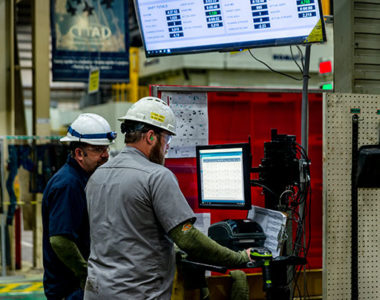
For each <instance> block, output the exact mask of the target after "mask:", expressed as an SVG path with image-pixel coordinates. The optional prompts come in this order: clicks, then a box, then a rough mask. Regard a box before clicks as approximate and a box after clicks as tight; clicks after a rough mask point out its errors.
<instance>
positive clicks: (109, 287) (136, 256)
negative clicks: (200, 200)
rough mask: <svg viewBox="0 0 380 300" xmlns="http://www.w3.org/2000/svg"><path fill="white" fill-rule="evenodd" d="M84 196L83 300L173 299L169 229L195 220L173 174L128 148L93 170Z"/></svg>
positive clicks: (173, 263) (172, 254) (173, 266)
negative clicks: (87, 238)
mask: <svg viewBox="0 0 380 300" xmlns="http://www.w3.org/2000/svg"><path fill="white" fill-rule="evenodd" d="M86 195H87V201H88V213H89V222H90V235H91V253H90V258H89V263H88V279H87V286H86V289H85V299H144V300H148V299H160V300H161V299H170V295H171V288H172V282H173V276H174V271H175V261H174V260H175V257H174V249H173V242H172V241H171V240H170V239H169V237H168V232H169V231H170V230H171V229H173V228H174V227H176V226H177V225H179V224H181V223H183V222H185V221H187V220H194V219H195V215H194V213H193V211H192V209H191V208H190V206H189V205H188V203H187V201H186V199H185V197H184V196H183V194H182V192H181V190H180V188H179V186H178V182H177V180H176V178H175V176H174V174H173V173H172V172H171V171H170V170H169V169H167V168H165V167H164V166H162V165H159V164H155V163H153V162H151V161H149V160H148V159H147V158H146V157H145V155H144V154H143V153H141V152H140V151H139V150H137V149H135V148H133V147H126V148H124V150H123V151H122V152H120V154H119V155H118V156H117V157H115V158H114V159H112V160H110V161H109V162H107V163H106V164H104V165H102V166H101V167H99V168H98V169H97V170H96V171H95V173H94V174H93V175H92V176H91V178H90V180H89V182H88V185H87V188H86Z"/></svg>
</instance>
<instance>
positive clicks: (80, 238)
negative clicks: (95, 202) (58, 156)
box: [42, 156, 90, 299]
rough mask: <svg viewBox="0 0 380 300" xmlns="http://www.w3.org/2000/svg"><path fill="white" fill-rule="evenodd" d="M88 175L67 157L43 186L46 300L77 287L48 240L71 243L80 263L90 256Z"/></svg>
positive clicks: (76, 283) (75, 280) (73, 278)
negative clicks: (59, 237)
mask: <svg viewBox="0 0 380 300" xmlns="http://www.w3.org/2000/svg"><path fill="white" fill-rule="evenodd" d="M88 178H89V174H87V172H85V171H84V170H83V169H82V168H81V167H80V165H79V164H78V163H77V162H76V160H75V159H73V158H72V157H71V156H69V157H68V159H67V162H66V163H65V164H64V165H63V167H62V168H61V169H60V170H58V172H57V173H56V174H54V176H53V177H52V178H51V179H50V180H49V182H48V184H47V185H46V188H45V191H44V195H43V199H42V224H43V264H44V279H43V282H44V289H45V295H46V296H47V298H48V299H55V298H61V299H62V298H63V297H65V296H67V295H69V294H70V293H72V292H73V291H74V290H76V289H78V288H79V287H80V285H79V280H78V279H77V278H76V277H75V275H74V273H73V272H72V271H71V270H70V269H69V268H67V267H66V266H65V265H64V264H63V263H62V262H61V260H60V259H59V258H58V257H57V255H56V254H55V252H54V250H53V249H52V247H51V245H50V241H49V238H50V237H51V236H56V235H63V236H66V237H68V238H69V239H70V240H72V241H74V242H75V244H76V245H77V246H78V248H79V250H80V252H81V254H82V255H83V257H84V259H86V260H87V259H88V256H89V253H90V232H89V225H88V213H87V204H86V194H85V191H84V188H85V187H86V184H87V181H88Z"/></svg>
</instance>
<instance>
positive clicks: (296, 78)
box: [248, 49, 303, 81]
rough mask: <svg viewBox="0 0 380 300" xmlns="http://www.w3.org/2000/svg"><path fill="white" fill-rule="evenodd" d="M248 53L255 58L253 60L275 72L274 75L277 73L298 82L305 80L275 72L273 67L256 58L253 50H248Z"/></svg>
mask: <svg viewBox="0 0 380 300" xmlns="http://www.w3.org/2000/svg"><path fill="white" fill-rule="evenodd" d="M248 52H249V54H250V55H251V56H252V57H253V59H255V60H256V61H258V62H259V63H261V64H263V65H264V66H266V67H267V68H268V69H269V70H270V71H272V72H274V73H277V74H280V75H283V76H286V77H289V78H291V79H294V80H297V81H302V80H303V78H297V77H294V76H292V75H289V74H286V73H284V72H281V71H277V70H274V69H273V68H272V67H271V66H269V65H268V64H267V63H266V62H264V61H262V60H260V59H258V58H257V57H256V56H254V55H253V54H252V52H251V49H248Z"/></svg>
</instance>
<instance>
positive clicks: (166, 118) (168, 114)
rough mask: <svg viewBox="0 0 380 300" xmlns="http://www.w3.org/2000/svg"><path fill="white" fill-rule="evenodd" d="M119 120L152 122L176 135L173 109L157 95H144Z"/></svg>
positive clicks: (151, 123)
mask: <svg viewBox="0 0 380 300" xmlns="http://www.w3.org/2000/svg"><path fill="white" fill-rule="evenodd" d="M118 120H119V121H124V120H130V121H136V122H141V123H145V124H150V125H153V126H155V127H158V128H161V129H164V130H166V131H169V132H170V133H171V134H173V135H175V134H176V133H175V131H176V120H175V115H174V113H173V111H172V109H171V108H170V107H169V105H167V104H166V103H165V102H164V101H163V100H161V99H160V98H156V97H144V98H141V99H140V100H139V101H137V102H136V103H135V104H133V105H132V106H131V107H130V108H129V109H128V111H127V114H126V115H125V116H123V117H120V118H118Z"/></svg>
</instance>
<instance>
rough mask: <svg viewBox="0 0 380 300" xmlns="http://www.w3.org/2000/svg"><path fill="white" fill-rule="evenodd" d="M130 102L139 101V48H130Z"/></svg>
mask: <svg viewBox="0 0 380 300" xmlns="http://www.w3.org/2000/svg"><path fill="white" fill-rule="evenodd" d="M127 90H128V101H130V102H136V101H137V100H138V99H139V48H137V47H130V48H129V84H128V89H127Z"/></svg>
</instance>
